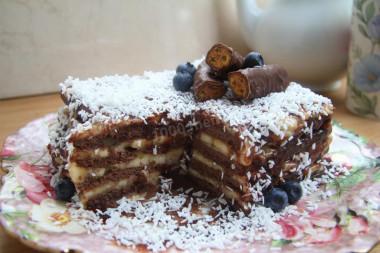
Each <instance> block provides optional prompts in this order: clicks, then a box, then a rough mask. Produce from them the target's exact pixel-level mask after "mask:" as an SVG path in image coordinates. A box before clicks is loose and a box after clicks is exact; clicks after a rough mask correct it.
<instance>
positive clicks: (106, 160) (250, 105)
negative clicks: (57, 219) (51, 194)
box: [49, 62, 333, 213]
mask: <svg viewBox="0 0 380 253" xmlns="http://www.w3.org/2000/svg"><path fill="white" fill-rule="evenodd" d="M198 64H199V62H198V63H197V64H196V65H198ZM174 75H175V72H174V71H164V72H158V73H153V72H145V73H144V75H142V76H132V77H130V76H128V75H124V76H118V75H115V76H106V77H102V78H94V79H88V80H78V79H73V78H71V77H69V78H68V79H67V80H66V81H65V82H64V83H62V84H61V85H60V86H61V88H62V99H63V101H64V103H65V105H64V106H63V107H62V108H61V109H60V110H59V113H58V120H57V122H56V123H55V124H54V125H53V126H51V128H50V139H51V142H50V144H49V152H50V154H51V156H52V160H53V165H54V166H55V167H56V168H57V169H58V172H57V174H56V175H55V176H54V178H53V181H52V184H55V183H56V182H57V181H58V179H59V178H62V177H66V178H71V180H72V181H73V182H74V185H75V187H76V189H77V191H78V193H79V194H78V195H79V198H80V201H81V202H82V204H83V206H84V207H85V208H87V209H101V210H104V209H106V208H108V207H115V206H116V205H117V204H116V201H117V200H118V199H120V198H121V197H123V196H134V197H135V198H148V197H149V196H152V195H153V194H154V193H155V192H156V191H157V188H158V185H159V184H160V178H161V176H168V175H177V174H180V175H182V177H181V178H182V179H183V180H187V179H188V180H192V181H191V182H192V184H194V185H196V186H199V187H203V188H206V189H207V190H208V191H210V192H212V193H214V194H217V195H221V194H223V195H224V198H225V199H226V200H227V201H228V202H229V204H230V205H232V206H235V207H237V208H241V209H242V210H243V211H244V212H246V213H248V212H249V210H250V209H251V206H252V204H253V203H255V202H262V201H263V194H264V193H265V190H266V189H270V188H272V187H274V186H276V185H278V184H281V183H283V182H285V181H288V180H296V181H299V180H301V179H303V178H305V177H311V176H313V175H314V174H315V173H317V172H318V170H319V165H318V164H317V163H316V161H318V160H319V159H321V158H322V156H323V155H324V154H325V153H326V152H327V150H328V146H329V143H330V141H331V138H330V133H331V128H332V127H331V116H332V113H333V106H332V104H331V101H330V100H329V99H327V98H325V97H322V96H320V95H317V94H315V93H313V92H312V91H310V90H309V89H306V88H303V87H302V86H301V85H299V84H296V83H290V84H289V86H288V87H287V88H286V89H285V90H284V91H283V92H273V93H270V94H268V95H266V96H264V97H261V98H256V99H253V100H250V101H246V100H240V99H238V100H236V99H232V98H233V97H234V95H233V94H232V92H231V90H229V91H227V93H226V94H225V95H224V96H223V97H222V98H220V99H211V100H207V101H199V100H197V99H195V98H194V95H193V93H192V92H180V91H176V90H175V89H174V88H173V84H172V79H173V76H174Z"/></svg>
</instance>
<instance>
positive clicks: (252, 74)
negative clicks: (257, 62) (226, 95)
mask: <svg viewBox="0 0 380 253" xmlns="http://www.w3.org/2000/svg"><path fill="white" fill-rule="evenodd" d="M237 79H240V80H243V83H244V84H243V83H242V82H240V83H238V84H236V85H235V84H234V82H235V81H236V80H237ZM228 82H229V85H230V86H231V89H232V92H233V93H234V94H235V95H236V96H238V97H239V98H242V99H247V100H250V99H254V98H260V97H265V96H266V95H268V94H270V93H272V92H282V91H284V90H285V89H286V88H287V87H288V85H289V76H288V73H287V71H286V70H285V68H284V67H282V66H280V65H277V64H273V65H265V66H264V67H256V68H246V69H241V70H238V71H235V72H231V73H229V74H228ZM243 86H244V87H243ZM241 89H243V90H244V92H242V91H241ZM242 93H243V94H242Z"/></svg>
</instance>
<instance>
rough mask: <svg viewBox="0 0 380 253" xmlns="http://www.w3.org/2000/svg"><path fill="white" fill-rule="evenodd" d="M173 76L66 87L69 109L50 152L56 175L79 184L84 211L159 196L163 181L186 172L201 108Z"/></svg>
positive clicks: (54, 128)
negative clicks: (190, 126) (182, 169)
mask: <svg viewBox="0 0 380 253" xmlns="http://www.w3.org/2000/svg"><path fill="white" fill-rule="evenodd" d="M172 78H173V74H172V72H169V71H167V72H162V73H150V72H147V73H145V74H144V76H141V77H137V76H135V77H129V76H112V77H104V78H96V79H88V80H85V81H80V80H78V79H72V78H69V79H67V80H66V82H65V83H63V84H61V87H62V98H63V101H64V102H65V104H66V105H65V106H63V107H62V108H61V109H60V112H59V113H58V121H57V123H56V124H55V125H54V126H52V128H51V133H50V138H51V143H50V145H49V149H50V153H51V155H52V157H53V164H54V165H55V166H56V167H57V168H59V170H60V173H58V174H57V175H59V177H69V178H71V179H72V181H73V182H74V184H75V187H76V189H77V190H78V192H79V198H80V200H81V202H82V203H83V205H84V207H86V208H88V209H105V208H107V207H111V206H115V204H116V200H118V199H120V198H121V197H123V196H128V195H139V196H141V197H144V195H146V194H148V195H149V194H150V193H155V192H156V191H157V189H156V188H157V184H158V183H159V176H160V175H161V174H162V173H163V172H165V171H168V170H172V169H176V168H178V167H179V166H180V161H181V159H182V158H183V157H184V156H185V155H186V154H187V150H186V148H187V147H188V146H189V145H188V143H189V141H190V139H189V138H190V133H191V132H190V131H187V130H188V129H186V127H187V125H188V122H189V121H190V120H192V117H193V112H194V110H195V109H196V107H195V102H194V100H193V98H192V96H191V94H188V93H181V92H177V91H175V90H174V89H173V88H172ZM190 130H191V129H190Z"/></svg>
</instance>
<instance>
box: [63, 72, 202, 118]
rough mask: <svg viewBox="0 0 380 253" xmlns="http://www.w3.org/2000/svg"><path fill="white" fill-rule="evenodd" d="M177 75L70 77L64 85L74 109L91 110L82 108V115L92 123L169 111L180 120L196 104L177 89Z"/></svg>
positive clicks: (171, 116)
mask: <svg viewBox="0 0 380 253" xmlns="http://www.w3.org/2000/svg"><path fill="white" fill-rule="evenodd" d="M173 76H174V71H163V72H157V73H153V72H145V73H144V74H143V75H142V76H128V75H123V76H119V75H114V76H104V77H101V78H90V79H87V80H79V79H73V78H72V77H69V78H68V79H67V80H66V81H65V82H64V83H62V84H60V86H61V88H62V93H63V94H65V95H66V97H67V99H68V100H69V101H70V109H74V110H76V109H78V108H79V107H80V106H83V107H85V108H86V109H87V110H80V115H81V117H82V118H83V120H84V121H89V122H90V123H95V122H107V121H112V122H117V121H119V120H124V119H128V118H129V117H136V118H140V119H141V120H143V121H145V120H146V119H147V118H149V117H152V116H153V115H152V113H155V114H156V115H159V114H162V113H167V115H166V116H167V118H169V119H172V120H180V119H181V118H183V117H185V116H188V115H191V114H192V113H193V111H194V110H195V109H196V103H195V101H194V98H193V96H192V94H191V93H189V92H186V93H183V92H180V91H176V90H175V89H174V88H173V84H172V79H173Z"/></svg>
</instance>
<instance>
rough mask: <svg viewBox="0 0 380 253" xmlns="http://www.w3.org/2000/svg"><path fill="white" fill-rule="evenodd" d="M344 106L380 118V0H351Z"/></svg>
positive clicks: (358, 112)
mask: <svg viewBox="0 0 380 253" xmlns="http://www.w3.org/2000/svg"><path fill="white" fill-rule="evenodd" d="M354 3H355V5H354V9H353V12H352V14H353V19H352V27H351V32H352V36H351V43H350V53H349V60H348V73H347V89H346V92H347V94H346V106H347V108H348V109H349V110H350V111H351V112H353V113H355V114H357V115H360V116H363V117H367V118H371V119H377V120H380V0H366V1H362V0H354Z"/></svg>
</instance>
